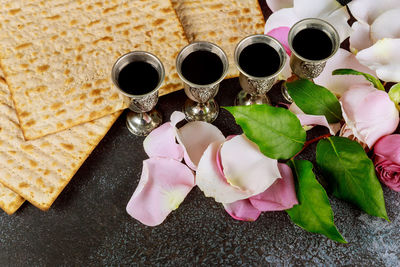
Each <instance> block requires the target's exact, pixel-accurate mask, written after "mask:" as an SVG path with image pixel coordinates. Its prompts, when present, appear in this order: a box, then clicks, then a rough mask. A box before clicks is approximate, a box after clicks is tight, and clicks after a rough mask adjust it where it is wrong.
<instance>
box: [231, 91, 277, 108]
mask: <svg viewBox="0 0 400 267" xmlns="http://www.w3.org/2000/svg"><path fill="white" fill-rule="evenodd" d="M254 104H256V105H261V104H268V105H269V104H271V101H269V98H268V96H267V95H251V94H249V93H247V92H246V91H244V90H242V91H240V92H239V94H238V95H237V97H236V99H235V106H250V105H254Z"/></svg>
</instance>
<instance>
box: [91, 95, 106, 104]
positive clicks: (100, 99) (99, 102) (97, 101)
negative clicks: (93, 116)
mask: <svg viewBox="0 0 400 267" xmlns="http://www.w3.org/2000/svg"><path fill="white" fill-rule="evenodd" d="M103 101H104V98H102V97H99V98H96V99H95V100H93V105H100V104H101V103H102V102H103Z"/></svg>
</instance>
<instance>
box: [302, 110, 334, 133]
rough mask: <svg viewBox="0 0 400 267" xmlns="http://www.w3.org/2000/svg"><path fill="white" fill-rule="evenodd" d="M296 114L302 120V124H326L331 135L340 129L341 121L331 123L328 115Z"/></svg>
mask: <svg viewBox="0 0 400 267" xmlns="http://www.w3.org/2000/svg"><path fill="white" fill-rule="evenodd" d="M296 116H297V118H298V119H299V120H300V123H301V126H316V125H320V126H324V127H326V128H328V129H329V133H330V134H331V135H335V134H336V133H337V132H338V131H339V130H340V123H331V124H329V123H328V121H327V120H326V117H325V116H322V115H308V114H297V115H296Z"/></svg>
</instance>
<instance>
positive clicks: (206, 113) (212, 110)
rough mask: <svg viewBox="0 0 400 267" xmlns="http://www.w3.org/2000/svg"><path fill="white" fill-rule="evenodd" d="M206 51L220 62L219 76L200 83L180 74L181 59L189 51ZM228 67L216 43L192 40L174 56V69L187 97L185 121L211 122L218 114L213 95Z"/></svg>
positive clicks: (215, 93) (184, 109)
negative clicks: (220, 71)
mask: <svg viewBox="0 0 400 267" xmlns="http://www.w3.org/2000/svg"><path fill="white" fill-rule="evenodd" d="M196 51H208V52H211V53H214V54H215V55H217V56H218V57H219V58H220V60H221V62H222V73H221V76H220V77H219V78H218V79H217V80H216V81H215V82H213V83H210V84H206V85H200V84H195V83H193V82H191V81H189V80H188V79H187V78H186V77H185V76H184V75H183V74H182V64H183V61H184V60H185V59H186V57H187V56H189V55H190V54H191V53H193V52H196ZM228 68H229V63H228V58H227V56H226V54H225V52H224V51H223V50H222V49H221V48H220V47H219V46H217V45H215V44H213V43H210V42H203V41H200V42H193V43H191V44H189V45H187V46H186V47H184V48H183V49H182V50H181V52H180V53H179V55H178V57H177V58H176V70H177V72H178V75H179V77H180V78H181V80H182V81H183V83H184V89H185V94H186V96H187V97H188V98H189V99H188V100H186V102H185V105H184V106H183V112H184V113H185V115H186V120H187V121H205V122H210V123H211V122H213V121H214V120H215V119H216V118H217V117H218V114H219V106H218V103H217V102H216V101H215V99H214V97H215V96H216V95H217V93H218V89H219V84H220V83H221V81H222V80H223V79H224V78H225V76H226V74H227V72H228Z"/></svg>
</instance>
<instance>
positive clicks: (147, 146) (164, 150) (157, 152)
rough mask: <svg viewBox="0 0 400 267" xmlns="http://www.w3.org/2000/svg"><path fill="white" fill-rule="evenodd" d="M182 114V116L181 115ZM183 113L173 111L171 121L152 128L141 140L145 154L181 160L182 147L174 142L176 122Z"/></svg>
mask: <svg viewBox="0 0 400 267" xmlns="http://www.w3.org/2000/svg"><path fill="white" fill-rule="evenodd" d="M182 115H183V117H182ZM184 118H185V115H184V114H183V113H182V112H177V111H176V112H174V113H172V115H171V122H167V123H164V124H163V125H161V126H160V127H158V128H156V129H154V130H153V131H152V132H151V133H150V134H149V135H148V136H147V137H146V138H145V139H144V141H143V147H144V151H145V152H146V154H147V155H148V156H149V157H150V158H151V157H165V158H172V159H176V160H178V161H181V160H182V158H183V148H182V146H181V145H179V144H177V143H176V140H175V135H176V128H175V126H176V124H177V123H178V122H180V121H182V120H183V119H184Z"/></svg>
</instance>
